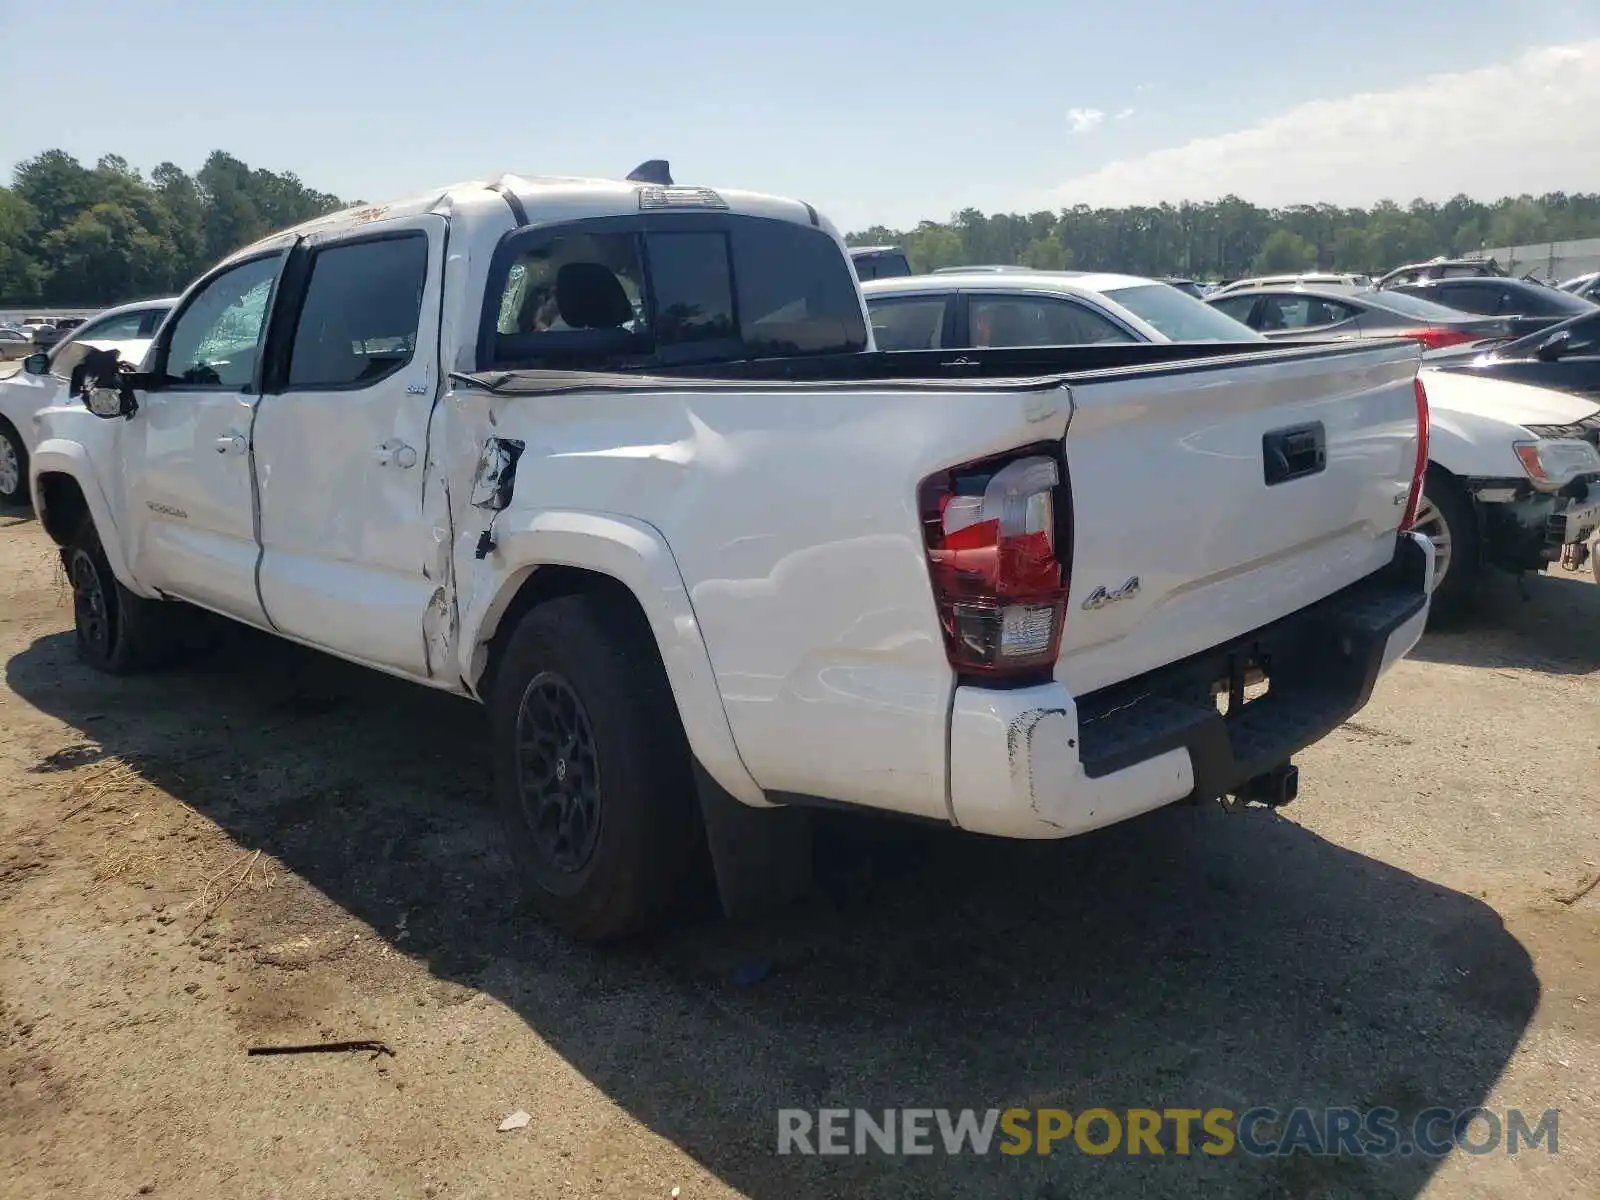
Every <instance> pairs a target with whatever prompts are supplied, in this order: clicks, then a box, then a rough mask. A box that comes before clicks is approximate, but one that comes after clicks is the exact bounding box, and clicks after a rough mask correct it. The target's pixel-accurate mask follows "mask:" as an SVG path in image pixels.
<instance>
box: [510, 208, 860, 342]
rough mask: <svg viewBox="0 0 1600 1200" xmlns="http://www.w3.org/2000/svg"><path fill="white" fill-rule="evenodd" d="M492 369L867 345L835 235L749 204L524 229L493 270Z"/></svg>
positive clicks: (857, 300) (512, 237)
mask: <svg viewBox="0 0 1600 1200" xmlns="http://www.w3.org/2000/svg"><path fill="white" fill-rule="evenodd" d="M487 300H488V306H489V313H488V320H487V321H486V322H485V335H484V339H483V342H482V344H480V347H479V361H480V363H481V364H482V365H483V366H484V367H485V368H488V367H513V368H514V367H545V366H548V367H562V368H566V369H573V370H623V369H629V368H639V367H647V366H650V365H652V364H655V365H674V364H685V363H711V362H726V361H736V360H740V359H750V358H772V357H788V356H797V355H817V354H841V353H853V352H857V351H861V350H864V349H865V348H866V345H867V326H866V320H865V318H864V317H863V315H862V309H861V300H860V294H859V292H858V291H857V289H856V281H855V277H854V274H853V272H852V271H851V269H850V266H849V264H848V262H847V260H846V259H845V257H844V256H843V255H842V254H841V253H840V252H839V248H838V245H837V243H836V242H834V240H833V239H832V238H831V237H829V236H828V235H827V234H826V233H824V232H822V231H821V230H819V229H814V228H811V227H808V226H805V225H800V224H796V223H793V222H789V221H783V220H778V219H773V218H766V217H747V216H740V215H732V214H730V215H726V216H708V217H687V218H686V217H683V216H675V215H674V216H660V217H654V218H651V217H643V218H628V217H622V218H616V217H611V218H597V219H595V220H590V221H581V222H574V223H572V224H571V225H568V226H563V227H556V228H553V229H549V230H541V229H524V230H518V231H516V232H514V233H512V234H510V235H508V238H507V240H506V241H504V242H502V244H501V248H500V251H499V252H498V253H497V255H496V262H495V264H494V266H493V267H492V268H491V271H490V280H489V295H488V297H487Z"/></svg>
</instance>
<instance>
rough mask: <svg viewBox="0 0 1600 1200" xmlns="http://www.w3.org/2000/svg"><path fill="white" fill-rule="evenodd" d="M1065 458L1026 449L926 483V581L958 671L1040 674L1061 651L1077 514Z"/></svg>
mask: <svg viewBox="0 0 1600 1200" xmlns="http://www.w3.org/2000/svg"><path fill="white" fill-rule="evenodd" d="M1058 453H1059V451H1058V448H1057V447H1055V446H1054V445H1051V446H1048V447H1029V448H1028V449H1025V450H1021V451H1017V452H1014V453H1011V454H1007V455H1003V456H1000V457H996V458H992V459H984V460H982V461H980V462H973V463H966V464H964V465H962V466H959V467H954V468H951V469H950V470H948V471H941V472H939V473H938V474H937V475H932V476H929V477H928V478H927V479H925V480H923V482H922V486H921V488H920V489H919V496H918V500H919V505H920V508H921V513H922V530H923V540H924V544H925V546H926V549H927V555H928V574H929V577H930V578H931V580H932V582H933V595H934V602H935V604H936V605H937V606H938V611H939V624H940V625H941V626H942V628H943V630H944V640H945V652H946V653H947V654H948V656H949V659H950V665H951V666H952V667H954V668H955V669H956V670H957V671H958V672H960V673H963V674H967V673H973V674H980V675H987V676H1014V675H1019V674H1030V673H1038V672H1039V671H1040V670H1041V669H1042V668H1049V667H1050V666H1052V665H1053V664H1054V663H1055V660H1056V656H1057V654H1058V653H1059V652H1060V648H1061V631H1062V628H1063V626H1064V624H1065V621H1066V609H1067V586H1068V583H1069V573H1070V566H1071V545H1070V540H1071V534H1070V530H1071V512H1070V493H1069V492H1068V489H1067V487H1066V486H1065V484H1064V483H1063V480H1062V469H1061V464H1060V460H1059V459H1058V457H1057V454H1058Z"/></svg>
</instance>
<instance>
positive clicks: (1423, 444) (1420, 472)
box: [1400, 375, 1428, 530]
mask: <svg viewBox="0 0 1600 1200" xmlns="http://www.w3.org/2000/svg"><path fill="white" fill-rule="evenodd" d="M1411 390H1412V393H1413V394H1414V395H1415V396H1416V399H1417V460H1416V464H1415V465H1414V466H1413V467H1412V471H1411V492H1410V494H1409V495H1408V496H1407V497H1406V511H1405V516H1403V517H1401V519H1400V528H1401V530H1407V529H1410V528H1411V527H1412V526H1413V525H1415V524H1416V523H1417V510H1418V509H1419V508H1420V507H1421V506H1422V484H1423V481H1424V480H1426V479H1427V477H1428V393H1427V391H1426V389H1424V388H1423V386H1422V376H1421V375H1418V376H1417V377H1416V378H1415V379H1414V380H1412V382H1411Z"/></svg>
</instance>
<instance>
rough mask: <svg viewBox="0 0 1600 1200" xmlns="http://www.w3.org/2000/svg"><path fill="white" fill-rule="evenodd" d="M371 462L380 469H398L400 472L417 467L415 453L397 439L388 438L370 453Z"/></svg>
mask: <svg viewBox="0 0 1600 1200" xmlns="http://www.w3.org/2000/svg"><path fill="white" fill-rule="evenodd" d="M372 461H373V462H375V463H377V464H378V465H379V466H380V467H389V466H394V467H399V468H400V469H401V470H402V471H405V470H408V469H410V468H411V467H414V466H416V465H417V452H416V451H415V450H413V449H412V448H411V447H410V446H408V445H406V444H405V443H404V442H402V441H401V440H400V439H399V438H390V439H389V440H388V441H387V442H385V443H383V445H381V446H379V447H378V448H377V449H375V450H374V451H373V452H372Z"/></svg>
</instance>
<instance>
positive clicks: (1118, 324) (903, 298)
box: [861, 270, 1264, 350]
mask: <svg viewBox="0 0 1600 1200" xmlns="http://www.w3.org/2000/svg"><path fill="white" fill-rule="evenodd" d="M861 291H862V292H863V294H864V295H865V296H866V299H867V308H868V310H869V311H870V312H871V314H872V335H873V340H874V341H875V343H876V344H877V347H878V349H879V350H953V349H968V348H974V349H976V348H1001V347H1017V346H1082V345H1089V344H1093V343H1100V342H1259V341H1263V340H1264V339H1263V338H1262V336H1261V335H1260V334H1259V333H1257V332H1256V331H1255V330H1253V329H1251V328H1250V327H1249V326H1247V325H1244V324H1243V323H1241V322H1239V321H1235V320H1234V319H1233V318H1232V317H1230V316H1227V315H1226V314H1224V313H1220V312H1218V311H1217V310H1216V309H1214V308H1211V307H1209V306H1208V305H1206V304H1205V303H1204V302H1203V301H1200V300H1196V299H1195V298H1194V297H1193V296H1190V295H1188V294H1186V293H1184V292H1181V291H1179V290H1178V289H1177V288H1175V287H1172V286H1171V285H1170V284H1165V283H1160V282H1157V281H1156V280H1153V279H1141V278H1140V277H1138V276H1136V275H1109V274H1097V273H1096V274H1091V273H1088V272H1074V271H1027V270H1015V271H997V270H987V271H971V272H968V273H965V274H963V273H960V272H943V273H940V274H938V275H911V276H905V277H902V278H899V279H878V280H874V281H872V282H871V283H864V284H862V285H861Z"/></svg>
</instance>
